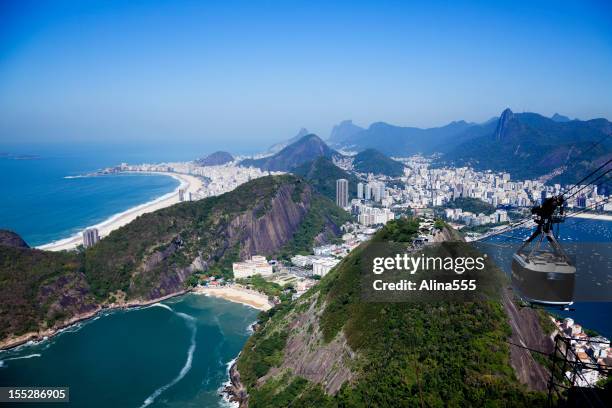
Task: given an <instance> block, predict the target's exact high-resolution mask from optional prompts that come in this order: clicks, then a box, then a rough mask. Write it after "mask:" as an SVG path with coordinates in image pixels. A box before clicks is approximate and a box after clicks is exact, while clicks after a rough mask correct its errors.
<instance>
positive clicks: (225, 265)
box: [0, 175, 348, 338]
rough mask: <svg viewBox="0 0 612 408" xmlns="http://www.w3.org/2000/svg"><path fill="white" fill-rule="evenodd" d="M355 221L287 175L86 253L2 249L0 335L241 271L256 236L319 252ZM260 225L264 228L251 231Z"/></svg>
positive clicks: (268, 245) (179, 207)
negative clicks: (235, 268) (319, 245)
mask: <svg viewBox="0 0 612 408" xmlns="http://www.w3.org/2000/svg"><path fill="white" fill-rule="evenodd" d="M273 202H275V203H276V204H275V206H274V208H273V205H272V203H273ZM287 207H291V208H293V211H291V212H290V213H291V214H292V215H291V217H293V218H291V219H289V218H287V217H288V215H287V213H286V210H287ZM273 211H274V214H272V213H273ZM272 215H274V216H275V217H276V218H273V219H274V220H276V221H275V222H276V224H275V228H268V224H269V223H270V222H272V221H271V220H272V218H269V217H272ZM264 217H268V218H264ZM298 217H299V218H298ZM241 219H243V220H246V221H242V222H243V224H244V225H243V224H239V223H238V221H239V220H241ZM347 219H348V214H347V213H346V212H344V211H343V210H341V209H340V208H338V207H336V206H335V205H334V203H333V202H331V201H330V200H329V199H327V198H325V197H323V196H321V195H319V194H315V193H313V190H312V187H311V186H310V185H308V184H307V183H305V182H304V181H303V180H301V179H299V178H297V177H295V176H293V175H283V176H271V177H263V178H259V179H256V180H253V181H251V182H249V183H245V184H243V185H242V186H240V187H238V188H236V189H235V190H233V191H232V192H230V193H226V194H223V195H221V196H218V197H211V198H207V199H204V200H200V201H194V202H184V203H179V204H176V205H173V206H171V207H168V208H164V209H161V210H158V211H155V212H153V213H148V214H144V215H142V216H140V217H138V218H137V219H136V220H134V221H133V222H131V223H130V224H128V225H126V226H124V227H122V228H119V229H118V230H115V231H113V232H112V233H111V234H110V235H109V236H108V237H106V238H104V239H102V240H101V241H100V242H99V243H98V244H96V245H94V246H93V247H91V248H89V249H87V250H81V251H79V252H46V251H40V250H35V249H30V248H22V247H14V246H8V245H0V298H1V299H2V302H1V304H0V337H2V338H4V337H6V336H7V335H10V334H13V335H19V334H22V333H26V332H29V331H33V330H35V329H37V328H48V327H52V326H53V325H54V324H55V323H57V322H61V321H63V320H66V319H68V318H70V317H73V316H75V315H78V314H81V313H84V312H90V311H93V310H95V309H96V308H97V307H98V306H99V305H100V304H103V303H114V302H121V301H126V300H140V299H155V298H158V297H161V296H164V295H168V294H172V293H177V292H178V291H180V290H182V289H183V288H185V287H186V286H188V285H193V284H194V283H195V282H196V281H197V280H196V279H195V278H194V279H190V276H193V274H197V273H198V272H206V273H207V274H208V275H216V276H225V277H231V263H232V262H233V261H236V260H238V259H240V258H244V257H246V256H249V255H252V254H253V253H252V252H245V248H247V249H248V251H253V245H255V244H254V243H255V242H257V245H259V246H258V248H257V251H258V253H259V254H261V255H269V256H272V255H277V254H278V253H279V252H280V253H281V254H284V256H290V255H291V254H292V253H294V252H305V251H309V250H310V248H311V247H312V245H313V243H314V242H315V240H321V241H326V240H333V239H335V238H336V235H335V234H336V233H338V232H339V226H340V225H341V224H342V223H343V222H344V221H346V220H347ZM257 222H261V223H262V224H261V225H260V228H259V229H258V228H253V229H252V230H249V229H248V228H249V227H251V226H253V225H255V226H256V223H257ZM261 230H264V232H267V231H272V234H276V235H274V236H273V238H274V240H275V241H274V242H272V239H265V237H267V236H268V235H263V236H262V237H263V238H262V237H260V236H259V235H258V234H259V232H260V231H261ZM277 230H278V231H277ZM7 242H8V241H7ZM11 242H13V241H12V240H11ZM249 248H250V249H249ZM196 259H197V260H198V262H195V260H196Z"/></svg>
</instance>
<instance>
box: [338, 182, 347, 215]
mask: <svg viewBox="0 0 612 408" xmlns="http://www.w3.org/2000/svg"><path fill="white" fill-rule="evenodd" d="M336 204H337V205H338V207H341V208H346V207H347V206H348V180H347V179H338V180H336Z"/></svg>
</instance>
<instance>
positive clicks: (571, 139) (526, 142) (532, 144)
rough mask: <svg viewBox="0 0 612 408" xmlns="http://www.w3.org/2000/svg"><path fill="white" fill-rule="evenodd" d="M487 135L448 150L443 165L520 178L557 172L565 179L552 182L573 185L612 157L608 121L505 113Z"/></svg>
mask: <svg viewBox="0 0 612 408" xmlns="http://www.w3.org/2000/svg"><path fill="white" fill-rule="evenodd" d="M483 133H484V134H482V135H480V136H477V137H472V138H469V139H468V140H467V141H464V142H462V143H461V144H459V145H457V146H456V147H454V148H453V149H451V150H450V151H448V153H447V154H445V155H444V156H443V157H442V158H441V159H440V160H439V164H452V165H456V166H461V165H471V166H473V167H475V168H476V169H478V170H487V169H492V170H497V171H508V172H510V173H511V175H512V177H513V178H517V179H524V178H536V177H539V176H543V175H546V174H550V173H553V172H554V171H557V173H559V172H561V173H562V174H561V175H558V176H556V177H554V178H552V180H551V182H561V183H570V182H575V181H578V179H579V178H581V177H582V176H583V175H585V174H587V173H588V172H589V170H590V169H594V168H597V167H598V166H599V165H600V164H602V163H604V162H605V161H606V160H608V159H610V158H612V137H610V136H611V135H612V123H610V122H609V121H607V120H606V119H592V120H587V121H580V120H570V121H568V120H565V119H563V118H562V119H561V120H559V118H558V117H557V118H556V119H555V120H553V119H550V118H547V117H544V116H542V115H539V114H537V113H513V112H512V111H511V110H510V109H506V110H505V111H504V112H503V113H502V115H501V116H500V118H499V119H498V120H497V122H496V123H495V128H494V130H493V131H491V132H483ZM606 184H607V185H608V188H609V185H610V178H608V179H607V182H606Z"/></svg>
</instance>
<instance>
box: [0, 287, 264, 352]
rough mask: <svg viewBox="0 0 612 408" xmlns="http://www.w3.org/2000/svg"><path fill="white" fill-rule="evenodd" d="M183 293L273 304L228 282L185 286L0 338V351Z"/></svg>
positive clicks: (261, 306) (250, 303)
mask: <svg viewBox="0 0 612 408" xmlns="http://www.w3.org/2000/svg"><path fill="white" fill-rule="evenodd" d="M187 293H193V294H198V295H204V296H213V297H218V298H221V299H225V300H227V301H229V302H233V303H240V304H242V305H246V306H249V307H252V308H254V309H257V310H262V311H265V310H270V309H271V308H272V307H273V306H272V305H271V304H270V302H269V301H268V297H267V296H266V295H264V294H262V293H259V292H256V291H253V290H250V289H246V288H244V287H242V286H238V285H232V286H228V287H219V288H206V287H197V288H193V289H186V290H182V291H179V292H176V293H172V294H169V295H165V296H162V297H159V298H156V299H150V300H133V301H129V302H126V303H121V304H111V305H107V306H100V305H98V306H97V307H96V308H95V309H94V310H92V311H89V312H85V313H82V314H79V315H76V316H73V317H72V318H70V319H68V320H66V321H65V322H63V323H62V324H60V325H59V326H57V327H53V328H50V329H46V330H43V331H37V332H29V333H25V334H22V335H20V336H16V337H12V338H10V339H5V340H2V341H0V351H7V350H11V349H14V348H16V347H19V346H22V345H24V344H26V343H29V342H39V341H44V340H48V339H50V338H51V337H54V336H57V335H58V334H60V333H62V332H63V331H64V330H66V329H68V328H70V327H72V326H74V325H76V324H78V323H81V322H84V321H87V320H90V319H93V318H95V317H96V316H98V315H99V314H100V313H103V312H105V311H113V310H122V309H134V308H139V307H144V306H149V305H152V304H154V303H159V302H163V301H164V300H168V299H171V298H174V297H177V296H182V295H185V294H187Z"/></svg>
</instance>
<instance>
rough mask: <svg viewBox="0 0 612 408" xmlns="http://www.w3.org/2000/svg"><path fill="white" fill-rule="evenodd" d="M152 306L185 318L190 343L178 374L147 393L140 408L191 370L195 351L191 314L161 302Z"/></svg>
mask: <svg viewBox="0 0 612 408" xmlns="http://www.w3.org/2000/svg"><path fill="white" fill-rule="evenodd" d="M152 306H158V307H163V308H164V309H167V310H169V311H171V312H172V313H175V314H176V315H177V316H179V317H181V318H182V319H183V320H185V323H186V324H187V327H189V329H190V330H191V341H190V344H189V349H188V350H187V361H185V364H184V365H183V368H181V371H180V372H179V373H178V375H177V376H176V377H174V379H173V380H172V381H170V382H169V383H167V384H164V385H162V386H161V387H159V388H158V389H156V390H155V391H154V392H153V394H151V395H149V396H148V397H147V399H145V400H144V402H143V403H142V405H141V406H140V408H145V407H147V406H149V405H151V404H152V403H153V402H155V399H156V398H157V397H159V396H160V395H161V394H162V393H163V392H164V391H166V390H167V389H168V388H170V387H172V386H174V385H175V384H177V383H178V382H179V381H181V380H182V379H183V377H185V376H186V375H187V373H188V372H189V370H191V364H192V362H193V353H194V352H195V348H196V332H197V327H196V324H195V321H196V320H195V318H194V317H193V316H189V315H188V314H185V313H181V312H175V311H174V310H173V309H172V308H171V307H170V306H168V305H164V304H163V303H155V304H153V305H152Z"/></svg>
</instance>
